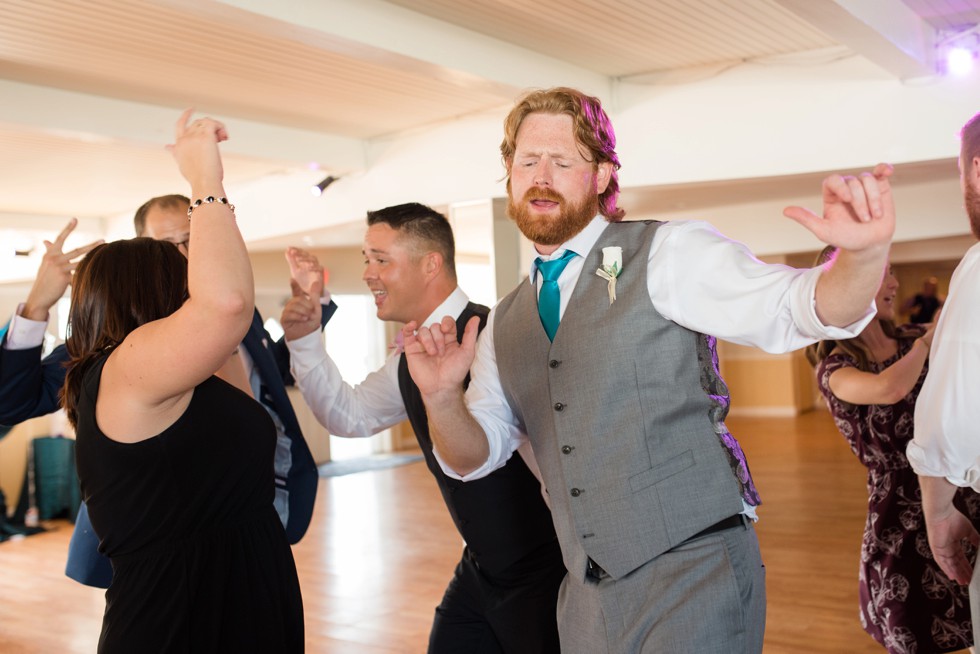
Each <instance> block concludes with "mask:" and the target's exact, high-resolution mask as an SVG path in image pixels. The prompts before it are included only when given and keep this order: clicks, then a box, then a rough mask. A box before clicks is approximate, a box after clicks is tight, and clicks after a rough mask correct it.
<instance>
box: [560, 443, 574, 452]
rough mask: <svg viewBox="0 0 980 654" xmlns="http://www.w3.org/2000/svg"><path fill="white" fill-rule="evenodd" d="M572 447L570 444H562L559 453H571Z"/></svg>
mask: <svg viewBox="0 0 980 654" xmlns="http://www.w3.org/2000/svg"><path fill="white" fill-rule="evenodd" d="M574 449H575V448H574V447H572V446H571V445H562V446H561V453H562V454H571V453H572V450H574Z"/></svg>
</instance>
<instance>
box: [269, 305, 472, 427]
mask: <svg viewBox="0 0 980 654" xmlns="http://www.w3.org/2000/svg"><path fill="white" fill-rule="evenodd" d="M467 303H469V298H468V297H467V296H466V293H464V292H463V291H462V289H460V288H459V287H458V286H457V287H456V290H454V291H453V292H452V293H451V294H450V295H449V297H448V298H446V300H445V301H444V302H443V303H442V304H440V305H439V307H437V308H436V310H435V311H433V312H432V314H431V315H430V316H429V317H428V318H426V320H425V322H424V323H423V326H425V327H428V326H430V325H432V324H433V323H437V322H439V321H440V320H442V318H443V316H452V317H453V318H459V316H460V314H462V313H463V310H464V309H465V308H466V305H467ZM286 344H287V346H288V347H289V360H290V367H291V368H292V372H293V377H294V378H295V379H296V385H297V386H298V387H299V390H300V392H301V393H302V394H303V399H304V400H306V403H307V404H308V405H309V406H310V409H312V411H313V415H315V416H316V419H317V420H318V421H319V423H320V424H321V425H323V426H324V427H326V428H327V430H329V431H330V433H332V434H334V435H335V436H346V437H366V436H371V435H373V434H376V433H378V432H379V431H381V430H382V429H387V428H388V427H391V426H392V425H396V424H398V423H399V422H401V421H402V420H405V419H406V418H407V417H408V415H407V413H406V411H405V403H404V401H403V400H402V395H401V390H400V389H399V387H398V362H399V360H400V358H401V357H400V356H399V354H400V353H398V352H392V354H391V355H390V356H389V357H388V359H387V360H386V361H385V363H384V365H383V366H381V368H380V369H378V370H376V371H375V372H372V373H371V374H369V375H368V376H367V377H366V378H365V379H364V381H362V382H361V383H360V384H357V385H356V386H354V387H351V386H350V385H349V384H347V383H346V382H344V380H343V378H342V377H341V374H340V370H339V369H338V368H337V364H335V363H334V362H333V360H332V359H331V358H330V357H329V355H327V352H326V350H325V349H324V347H323V338H322V337H321V335H320V332H314V333H312V334H308V335H306V336H304V337H303V338H298V339H296V340H295V341H287V342H286Z"/></svg>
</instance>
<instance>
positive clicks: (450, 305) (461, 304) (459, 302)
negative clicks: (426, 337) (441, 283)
mask: <svg viewBox="0 0 980 654" xmlns="http://www.w3.org/2000/svg"><path fill="white" fill-rule="evenodd" d="M469 302H470V298H469V297H467V295H466V293H464V292H463V289H461V288H460V287H459V286H457V287H456V289H455V290H454V291H453V292H452V293H450V294H449V297H447V298H446V299H445V300H443V301H442V304H440V305H439V306H437V307H436V310H435V311H433V312H432V313H431V314H429V317H428V318H426V319H425V322H424V323H423V324H422V326H423V327H429V326H431V325H434V324H435V323H437V322H441V321H442V319H443V318H444V317H445V316H452V317H453V319H458V318H459V316H460V315H461V314H462V313H463V309H465V308H466V305H467V304H469Z"/></svg>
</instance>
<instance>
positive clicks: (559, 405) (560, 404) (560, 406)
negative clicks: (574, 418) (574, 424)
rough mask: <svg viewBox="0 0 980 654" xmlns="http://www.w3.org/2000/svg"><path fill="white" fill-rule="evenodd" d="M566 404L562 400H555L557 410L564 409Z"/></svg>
mask: <svg viewBox="0 0 980 654" xmlns="http://www.w3.org/2000/svg"><path fill="white" fill-rule="evenodd" d="M564 410H565V405H564V404H562V403H561V402H555V411H564Z"/></svg>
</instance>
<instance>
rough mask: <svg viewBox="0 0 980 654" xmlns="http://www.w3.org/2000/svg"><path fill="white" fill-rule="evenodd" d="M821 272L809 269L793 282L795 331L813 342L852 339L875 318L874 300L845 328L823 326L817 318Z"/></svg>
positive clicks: (816, 269) (817, 269)
mask: <svg viewBox="0 0 980 654" xmlns="http://www.w3.org/2000/svg"><path fill="white" fill-rule="evenodd" d="M821 272H822V270H821V269H820V268H811V269H809V270H806V271H804V272H803V273H802V274H801V275H800V276H799V277H797V278H796V279H795V280H794V281H793V289H792V291H791V300H790V302H791V311H792V312H793V321H794V322H795V323H796V327H797V329H799V330H800V333H802V334H803V335H804V336H806V337H807V338H812V339H813V340H815V341H824V340H835V341H839V340H845V339H848V338H854V337H855V336H857V335H858V334H860V333H861V332H862V331H864V328H865V327H867V326H868V323H869V322H871V320H872V319H873V318H874V317H875V315H876V314H877V312H878V310H877V308H876V307H875V303H874V300H872V301H871V305H870V306H869V307H868V308H867V310H866V311H865V313H864V315H863V316H862V317H861V318H859V319H858V320H856V321H855V322H852V323H851V324H850V325H848V326H846V327H834V326H831V325H825V324H823V322H822V321H821V320H820V318H819V317H818V316H817V295H816V294H817V280H819V279H820V274H821Z"/></svg>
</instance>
